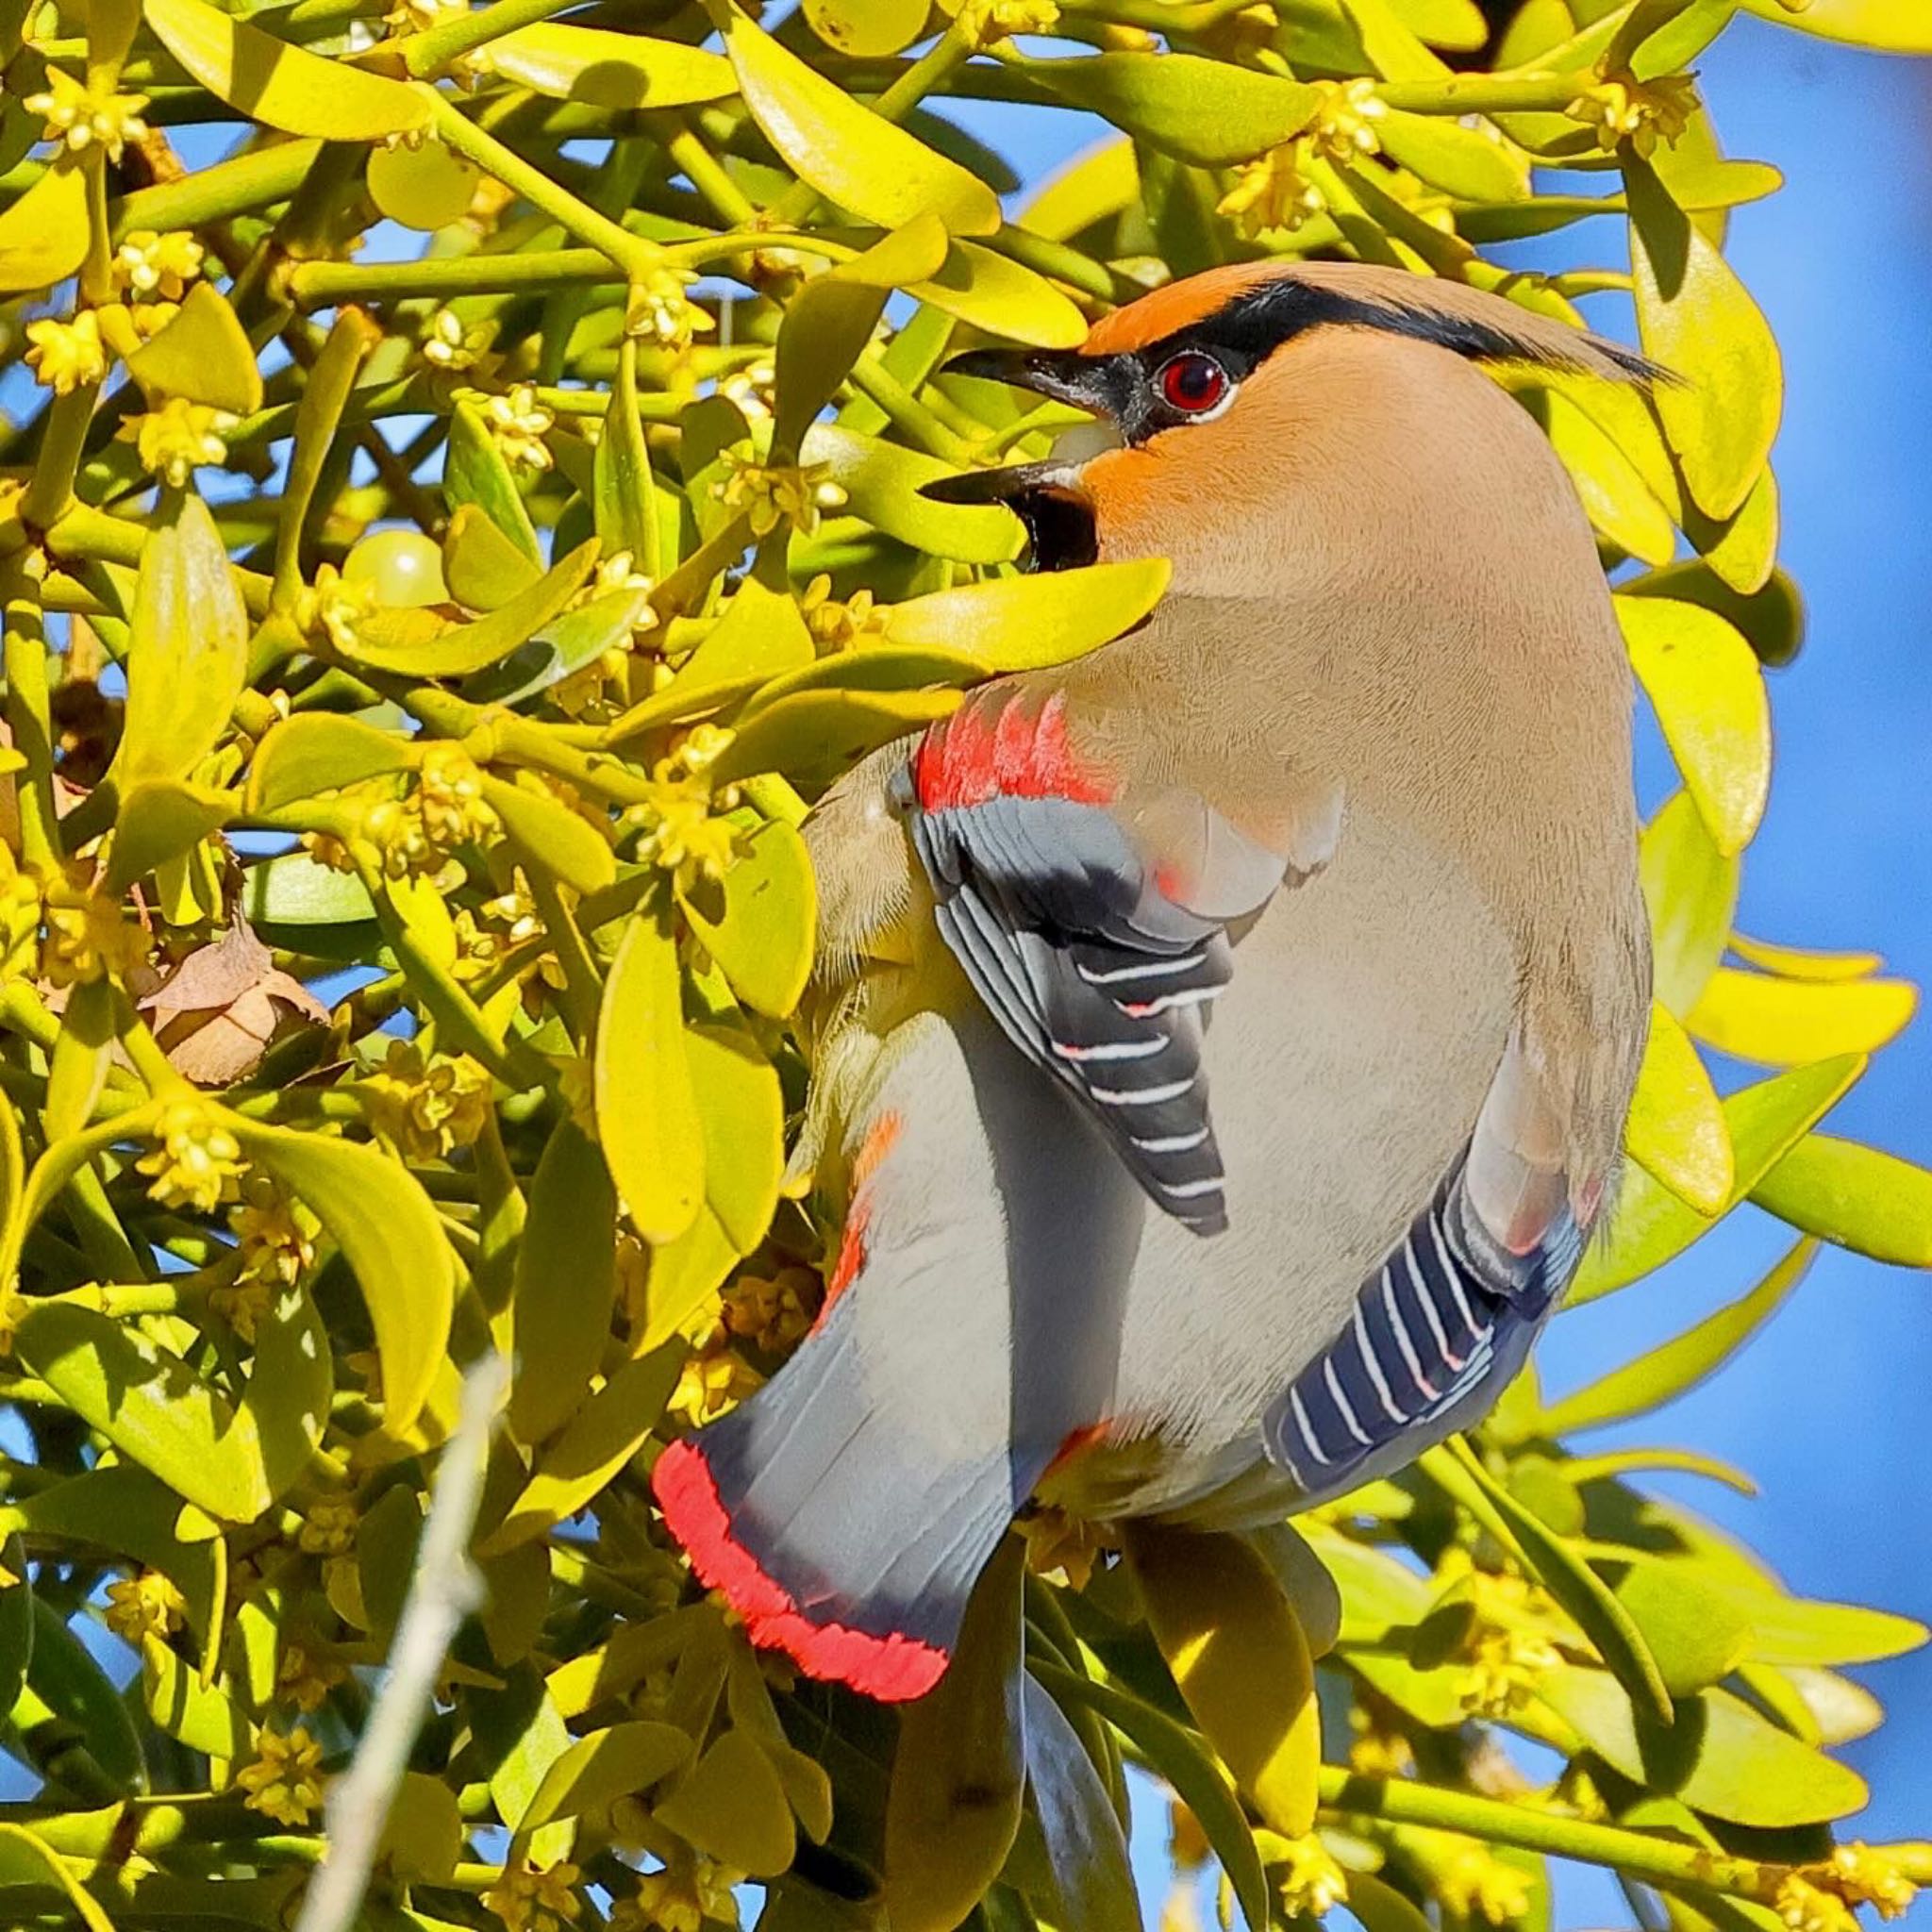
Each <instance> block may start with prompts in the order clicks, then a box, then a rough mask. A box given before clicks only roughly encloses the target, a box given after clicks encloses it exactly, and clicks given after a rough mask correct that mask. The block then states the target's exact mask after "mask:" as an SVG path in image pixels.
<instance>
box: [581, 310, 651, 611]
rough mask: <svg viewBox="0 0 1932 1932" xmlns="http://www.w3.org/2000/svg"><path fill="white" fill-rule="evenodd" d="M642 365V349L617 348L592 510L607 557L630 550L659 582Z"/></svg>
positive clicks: (630, 344) (635, 563)
mask: <svg viewBox="0 0 1932 1932" xmlns="http://www.w3.org/2000/svg"><path fill="white" fill-rule="evenodd" d="M637 360H638V358H637V345H636V343H635V342H634V341H632V340H631V339H630V338H629V337H626V338H625V341H623V342H622V343H620V344H619V346H618V352H617V377H616V380H615V381H613V382H612V383H611V385H610V401H609V403H608V405H607V406H606V408H605V410H604V434H603V435H602V436H600V437H599V438H598V439H597V456H596V460H595V461H594V463H593V464H592V465H591V499H592V500H591V511H592V514H593V518H594V521H595V523H596V526H597V541H598V543H599V544H600V545H601V546H602V547H603V552H604V555H605V556H606V557H612V556H616V555H618V554H619V553H620V552H625V551H627V552H629V554H630V559H631V563H632V565H633V567H634V568H636V569H638V570H640V571H641V572H643V574H644V575H646V576H648V577H653V578H655V577H658V576H660V575H662V570H661V567H660V562H659V558H658V549H659V545H658V491H657V483H656V480H655V478H654V477H653V475H652V473H651V452H650V450H649V448H648V447H647V446H646V444H645V441H644V425H643V422H642V420H641V418H640V417H639V415H638V376H637ZM640 602H641V599H640Z"/></svg>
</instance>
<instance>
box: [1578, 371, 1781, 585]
mask: <svg viewBox="0 0 1932 1932" xmlns="http://www.w3.org/2000/svg"><path fill="white" fill-rule="evenodd" d="M1541 416H1542V419H1543V428H1544V430H1545V432H1546V433H1547V434H1548V436H1549V439H1550V444H1551V447H1552V448H1554V449H1555V450H1556V452H1557V455H1558V456H1559V457H1560V458H1562V459H1563V467H1564V468H1565V469H1566V470H1568V471H1569V472H1570V480H1571V481H1572V482H1573V483H1574V484H1575V486H1576V493H1577V495H1578V496H1579V497H1581V498H1582V499H1583V508H1584V509H1585V510H1586V511H1587V512H1588V513H1589V516H1590V521H1591V525H1592V526H1593V527H1594V528H1595V529H1596V530H1598V531H1599V532H1600V533H1601V534H1602V535H1604V536H1605V537H1607V538H1608V539H1609V540H1610V541H1611V542H1612V543H1614V544H1616V545H1617V546H1618V548H1619V549H1622V550H1627V551H1628V552H1629V553H1630V555H1631V556H1632V557H1635V558H1641V560H1642V561H1643V562H1645V563H1652V564H1668V563H1669V562H1670V560H1671V558H1674V556H1675V555H1676V554H1677V532H1676V529H1675V527H1674V525H1673V524H1672V522H1671V515H1670V511H1669V510H1668V509H1666V508H1665V507H1664V506H1663V505H1662V504H1661V503H1659V502H1658V501H1657V497H1656V496H1655V495H1654V494H1653V493H1652V491H1651V489H1650V486H1649V485H1648V484H1647V483H1645V481H1644V480H1643V475H1642V473H1641V471H1640V470H1639V469H1638V468H1637V466H1636V464H1635V463H1633V462H1632V461H1631V460H1630V458H1628V457H1627V456H1625V455H1624V451H1623V449H1622V447H1621V446H1620V445H1619V444H1618V442H1617V441H1616V439H1615V438H1614V437H1612V436H1610V435H1609V434H1608V433H1607V431H1606V430H1605V429H1604V428H1603V427H1602V426H1601V425H1599V424H1598V423H1597V422H1596V421H1595V419H1594V418H1593V417H1591V415H1589V414H1588V413H1587V412H1586V411H1584V410H1582V409H1579V408H1577V407H1576V405H1575V404H1574V403H1573V402H1572V401H1571V400H1570V398H1569V397H1568V396H1566V395H1565V394H1564V393H1563V392H1562V391H1560V390H1554V389H1552V390H1544V391H1541ZM1767 474H1768V473H1767Z"/></svg>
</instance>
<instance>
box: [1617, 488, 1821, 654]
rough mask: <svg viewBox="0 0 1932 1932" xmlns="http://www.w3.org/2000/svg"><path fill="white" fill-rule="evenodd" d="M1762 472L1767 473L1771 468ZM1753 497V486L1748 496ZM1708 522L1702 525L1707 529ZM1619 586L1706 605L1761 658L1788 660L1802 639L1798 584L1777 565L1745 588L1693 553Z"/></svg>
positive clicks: (1631, 593) (1632, 593) (1630, 593)
mask: <svg viewBox="0 0 1932 1932" xmlns="http://www.w3.org/2000/svg"><path fill="white" fill-rule="evenodd" d="M1764 474H1765V475H1766V476H1769V475H1771V472H1770V471H1769V470H1767V471H1766V472H1765V473H1764ZM1752 501H1753V502H1756V501H1757V491H1754V492H1753V494H1752ZM1750 514H1751V511H1750V507H1749V506H1748V505H1747V506H1746V508H1744V509H1743V510H1740V512H1739V517H1740V521H1741V520H1742V519H1743V518H1745V517H1747V516H1749V515H1750ZM1691 521H1693V522H1695V521H1697V520H1696V519H1695V518H1692V519H1691ZM1708 528H1709V526H1708V525H1700V529H1701V530H1703V531H1705V532H1706V533H1707V531H1708ZM1713 557H1715V553H1713ZM1617 588H1618V592H1619V594H1620V595H1622V596H1625V597H1674V598H1676V599H1678V600H1679V601H1680V602H1684V603H1689V604H1704V605H1707V606H1708V607H1709V608H1711V609H1713V610H1715V611H1716V612H1717V613H1718V615H1719V616H1721V617H1725V618H1728V619H1729V620H1730V622H1731V623H1732V624H1734V625H1737V627H1738V628H1739V629H1740V631H1742V632H1743V633H1744V635H1745V637H1746V638H1747V639H1749V640H1750V643H1751V648H1752V649H1753V650H1754V651H1756V652H1757V661H1758V662H1759V663H1760V664H1765V665H1770V666H1776V665H1781V664H1789V663H1790V661H1791V659H1792V658H1795V657H1796V656H1797V654H1798V648H1799V646H1800V645H1801V644H1802V643H1803V642H1804V641H1805V607H1804V604H1803V602H1802V601H1801V600H1800V598H1799V596H1798V591H1797V586H1796V585H1794V584H1793V583H1792V582H1791V580H1790V577H1788V576H1787V575H1785V574H1784V573H1783V572H1782V571H1779V570H1774V571H1773V572H1772V573H1771V575H1769V577H1767V578H1766V579H1765V581H1764V583H1763V584H1762V586H1761V587H1760V588H1759V589H1757V590H1755V591H1749V592H1745V591H1739V590H1737V589H1736V588H1735V587H1734V586H1733V585H1732V584H1730V583H1729V582H1727V581H1726V580H1725V579H1724V576H1723V575H1720V573H1719V571H1718V570H1717V568H1716V566H1715V563H1714V562H1713V561H1712V560H1710V559H1705V558H1691V559H1687V560H1686V561H1684V562H1682V563H1673V564H1668V565H1666V566H1665V567H1664V568H1663V569H1662V570H1654V571H1649V572H1647V573H1646V574H1645V575H1642V576H1641V577H1632V578H1631V579H1630V580H1629V582H1627V583H1624V584H1620V585H1619V586H1618V587H1617Z"/></svg>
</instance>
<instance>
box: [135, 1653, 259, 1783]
mask: <svg viewBox="0 0 1932 1932" xmlns="http://www.w3.org/2000/svg"><path fill="white" fill-rule="evenodd" d="M141 1693H142V1703H143V1704H145V1705H146V1707H147V1714H148V1716H149V1717H151V1718H152V1719H153V1720H154V1721H155V1723H156V1724H157V1725H158V1727H159V1728H160V1729H161V1730H163V1731H165V1732H166V1733H167V1734H168V1736H169V1737H171V1738H174V1739H176V1740H179V1741H180V1742H181V1743H183V1744H186V1745H187V1746H188V1748H189V1749H190V1750H191V1751H205V1752H207V1753H208V1756H209V1757H225V1758H228V1759H230V1760H237V1759H239V1760H241V1761H242V1762H246V1760H247V1759H248V1758H249V1757H252V1756H253V1755H254V1750H255V1726H254V1725H253V1724H250V1723H249V1721H248V1715H247V1713H246V1712H245V1711H243V1710H242V1708H241V1707H240V1706H239V1705H237V1704H236V1702H235V1700H234V1699H233V1698H232V1697H230V1696H229V1695H228V1693H227V1692H226V1691H224V1690H223V1689H221V1687H220V1686H219V1685H215V1684H204V1683H203V1682H202V1681H201V1679H200V1677H199V1676H198V1675H197V1674H195V1671H194V1667H193V1666H192V1664H188V1663H184V1662H183V1661H182V1659H181V1657H179V1656H178V1655H177V1654H176V1653H175V1651H174V1650H172V1649H171V1648H170V1647H169V1646H168V1645H167V1644H166V1643H164V1642H163V1641H161V1640H160V1639H159V1638H158V1637H150V1638H147V1639H146V1640H145V1641H143V1642H142V1646H141Z"/></svg>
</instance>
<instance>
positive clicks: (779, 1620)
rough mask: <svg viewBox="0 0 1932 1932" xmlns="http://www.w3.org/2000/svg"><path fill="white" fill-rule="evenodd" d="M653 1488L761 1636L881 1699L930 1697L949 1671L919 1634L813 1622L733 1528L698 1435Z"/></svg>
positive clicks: (661, 1460)
mask: <svg viewBox="0 0 1932 1932" xmlns="http://www.w3.org/2000/svg"><path fill="white" fill-rule="evenodd" d="M651 1488H652V1491H653V1492H654V1493H655V1494H656V1496H657V1498H658V1508H659V1509H661V1510H662V1511H663V1513H664V1521H665V1523H666V1524H667V1525H668V1526H669V1528H670V1530H671V1534H672V1535H673V1536H675V1538H676V1539H677V1541H679V1542H680V1543H682V1544H683V1545H684V1549H685V1554H686V1555H687V1556H689V1557H690V1558H691V1569H692V1570H693V1572H695V1573H696V1574H697V1577H698V1580H699V1581H700V1582H702V1583H703V1584H704V1585H705V1586H706V1588H707V1589H709V1590H718V1591H724V1598H725V1601H726V1602H728V1603H729V1604H730V1606H731V1607H732V1608H733V1609H734V1610H736V1611H737V1612H738V1614H739V1615H740V1616H741V1617H742V1618H743V1619H744V1624H745V1628H746V1630H747V1631H748V1632H749V1634H750V1636H751V1641H753V1642H754V1643H756V1644H759V1645H761V1646H763V1647H764V1648H766V1649H769V1650H782V1651H783V1652H784V1653H785V1654H786V1656H787V1657H790V1658H791V1661H792V1662H793V1663H795V1664H796V1665H797V1666H798V1668H799V1669H800V1670H801V1671H803V1672H804V1673H805V1674H806V1675H807V1676H808V1677H816V1678H818V1679H819V1680H820V1681H821V1682H824V1683H832V1684H845V1685H848V1686H850V1688H851V1689H853V1690H854V1691H863V1692H864V1693H865V1694H866V1696H868V1697H875V1698H877V1699H878V1701H879V1702H880V1703H881V1704H904V1703H907V1702H909V1701H910V1700H911V1699H912V1698H915V1697H924V1695H925V1693H926V1692H927V1691H930V1690H931V1689H932V1688H933V1686H934V1685H935V1684H937V1683H938V1682H939V1680H940V1678H941V1676H943V1675H944V1674H945V1669H946V1665H947V1663H948V1662H949V1661H950V1659H949V1658H948V1657H947V1655H946V1653H945V1652H944V1651H943V1650H941V1649H939V1648H937V1647H936V1646H935V1645H933V1644H930V1643H926V1642H924V1641H922V1640H921V1639H919V1638H917V1637H908V1636H905V1635H903V1634H902V1633H899V1632H896V1631H895V1632H894V1633H893V1634H892V1635H891V1636H889V1637H874V1635H873V1634H872V1633H871V1632H870V1631H867V1630H855V1629H853V1628H852V1627H851V1626H850V1625H849V1624H832V1623H828V1624H815V1623H813V1622H812V1620H811V1619H810V1618H809V1617H808V1616H807V1615H806V1614H805V1612H804V1611H802V1610H801V1609H800V1608H799V1607H798V1605H797V1604H796V1602H795V1601H794V1600H793V1599H792V1596H791V1592H790V1591H788V1590H786V1588H785V1586H784V1585H783V1584H781V1583H780V1582H778V1580H777V1579H776V1578H775V1577H773V1576H770V1575H768V1574H766V1573H765V1571H764V1569H763V1568H762V1567H761V1566H760V1564H759V1562H758V1558H757V1557H755V1556H754V1555H753V1554H752V1553H751V1551H750V1550H748V1549H746V1548H745V1546H744V1545H743V1544H742V1543H741V1542H740V1541H738V1539H737V1537H736V1536H734V1535H733V1534H732V1529H731V1512H730V1511H729V1510H728V1509H726V1508H725V1507H724V1498H723V1497H722V1496H720V1495H719V1493H718V1485H717V1483H716V1481H715V1480H714V1479H713V1478H712V1475H711V1472H710V1469H709V1467H708V1465H707V1463H706V1461H705V1457H704V1452H703V1451H702V1450H701V1449H700V1448H699V1447H698V1446H697V1444H696V1443H695V1442H692V1441H689V1440H686V1441H676V1442H674V1443H672V1444H671V1446H670V1447H669V1448H668V1449H666V1450H665V1451H664V1453H663V1455H661V1456H660V1457H658V1465H657V1467H656V1468H655V1469H654V1470H653V1471H652V1472H651Z"/></svg>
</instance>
